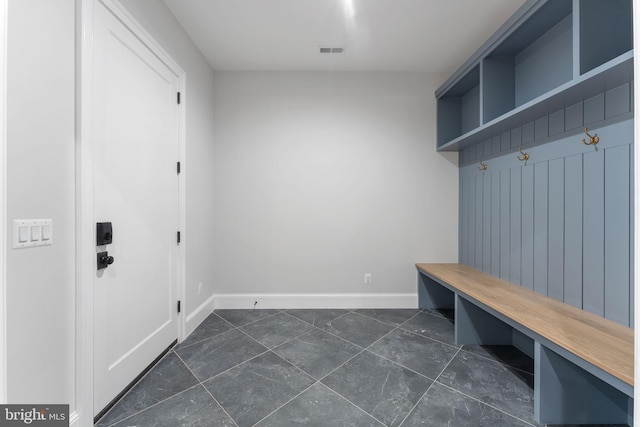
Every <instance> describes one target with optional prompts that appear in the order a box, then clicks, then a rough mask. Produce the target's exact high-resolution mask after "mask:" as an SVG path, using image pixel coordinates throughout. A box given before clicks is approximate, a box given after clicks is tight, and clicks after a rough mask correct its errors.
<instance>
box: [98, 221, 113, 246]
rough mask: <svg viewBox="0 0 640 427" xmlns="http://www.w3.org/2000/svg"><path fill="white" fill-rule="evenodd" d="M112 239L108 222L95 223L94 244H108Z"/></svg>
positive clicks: (111, 230)
mask: <svg viewBox="0 0 640 427" xmlns="http://www.w3.org/2000/svg"><path fill="white" fill-rule="evenodd" d="M112 240H113V227H112V226H111V223H110V222H99V223H97V224H96V245H97V246H103V245H110V244H111V241H112Z"/></svg>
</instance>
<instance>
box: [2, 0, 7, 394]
mask: <svg viewBox="0 0 640 427" xmlns="http://www.w3.org/2000/svg"><path fill="white" fill-rule="evenodd" d="M8 3H9V1H8V0H0V224H1V225H0V226H1V227H2V228H1V229H0V403H6V402H7V309H6V307H7V304H6V302H7V274H6V260H7V258H6V248H7V221H6V219H7V187H6V185H7V160H6V159H7V144H6V139H7V31H8V30H7V27H8V25H7V24H8V19H7V12H8Z"/></svg>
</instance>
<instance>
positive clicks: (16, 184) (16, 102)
mask: <svg viewBox="0 0 640 427" xmlns="http://www.w3.org/2000/svg"><path fill="white" fill-rule="evenodd" d="M74 31H75V30H74V2H73V1H56V2H52V1H50V0H9V10H8V36H7V41H8V56H7V64H8V65H7V170H6V178H7V183H6V184H7V218H6V220H7V229H8V235H7V240H8V242H7V247H6V250H7V267H6V274H7V336H6V344H7V366H8V372H7V399H8V401H9V402H10V403H71V410H72V411H73V409H74V372H75V371H74V339H75V337H74V321H75V318H74V316H75V306H74V305H75V302H74V286H75V284H74V281H75V270H74V268H75V263H74V244H75V240H74V239H75V236H74V228H75V225H74V182H75V181H74V179H75V178H74V96H75V95H74V93H75V92H74V64H75V63H74V61H75V59H74V39H75V35H74ZM27 218H51V219H53V245H52V246H50V247H40V248H33V249H19V250H14V249H11V220H12V219H27Z"/></svg>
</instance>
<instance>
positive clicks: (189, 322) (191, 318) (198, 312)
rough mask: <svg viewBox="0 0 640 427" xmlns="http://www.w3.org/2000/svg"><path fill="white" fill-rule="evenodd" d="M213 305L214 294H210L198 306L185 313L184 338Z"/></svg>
mask: <svg viewBox="0 0 640 427" xmlns="http://www.w3.org/2000/svg"><path fill="white" fill-rule="evenodd" d="M214 307H215V295H212V296H210V297H209V298H207V299H206V301H205V302H203V303H202V304H200V306H199V307H198V308H196V309H195V310H193V311H192V312H191V313H189V314H188V315H187V318H186V321H185V328H184V338H185V339H186V338H187V337H188V336H189V334H190V333H191V332H193V331H194V330H195V329H196V328H197V327H198V326H199V325H200V323H202V322H203V321H204V319H206V318H207V316H209V315H210V314H211V312H212V311H213V309H214Z"/></svg>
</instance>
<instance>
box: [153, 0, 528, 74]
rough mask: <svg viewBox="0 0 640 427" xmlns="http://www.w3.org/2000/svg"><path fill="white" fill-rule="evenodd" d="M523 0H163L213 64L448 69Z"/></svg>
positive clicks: (248, 67)
mask: <svg viewBox="0 0 640 427" xmlns="http://www.w3.org/2000/svg"><path fill="white" fill-rule="evenodd" d="M524 1H525V0H164V2H165V3H166V4H167V6H168V7H169V8H170V9H171V11H172V12H173V14H174V15H175V16H176V18H177V19H178V21H179V22H180V23H181V24H182V26H183V27H184V29H185V30H186V31H187V33H188V34H189V36H190V37H191V38H192V39H193V41H194V42H195V44H196V45H197V46H198V48H199V49H200V51H201V52H202V53H203V54H204V56H205V57H206V58H207V60H208V61H209V63H210V64H211V66H212V67H213V68H214V69H216V70H270V71H316V70H318V71H326V70H330V71H427V72H443V73H451V72H453V71H454V70H455V69H456V68H457V67H458V66H460V65H461V64H462V63H463V62H464V61H465V60H466V58H467V57H469V56H470V55H471V54H472V53H473V52H474V51H475V50H476V49H477V48H478V47H480V45H482V44H483V43H484V41H485V40H486V39H488V38H489V37H490V36H491V34H493V32H494V31H495V30H496V29H498V27H500V25H502V23H503V22H504V21H506V20H507V19H508V18H509V17H510V16H511V15H512V14H513V13H514V12H515V11H516V10H517V9H518V8H519V7H520V6H521V5H522V4H523V3H524ZM319 46H341V47H344V49H345V52H344V53H343V54H331V55H327V54H325V55H321V54H319V53H318V47H319Z"/></svg>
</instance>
